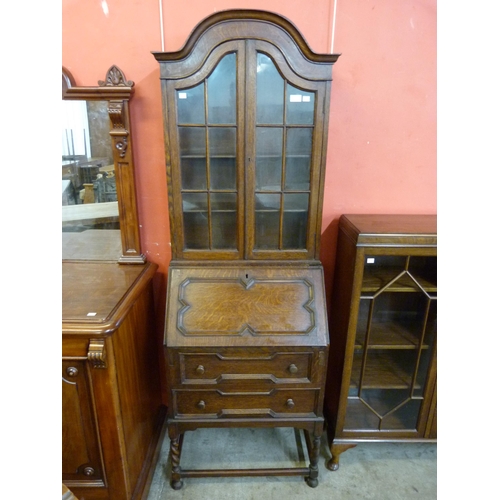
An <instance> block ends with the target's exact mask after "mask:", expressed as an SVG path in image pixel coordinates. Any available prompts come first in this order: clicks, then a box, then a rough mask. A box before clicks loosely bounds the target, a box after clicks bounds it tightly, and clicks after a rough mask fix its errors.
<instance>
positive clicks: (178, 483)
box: [170, 481, 184, 490]
mask: <svg viewBox="0 0 500 500" xmlns="http://www.w3.org/2000/svg"><path fill="white" fill-rule="evenodd" d="M183 485H184V483H183V482H182V481H171V483H170V486H171V487H172V489H174V490H180V489H181V488H182V486H183Z"/></svg>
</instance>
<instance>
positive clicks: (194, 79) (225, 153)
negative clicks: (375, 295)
mask: <svg viewBox="0 0 500 500" xmlns="http://www.w3.org/2000/svg"><path fill="white" fill-rule="evenodd" d="M244 53H245V52H244V42H241V41H235V42H227V43H224V44H222V45H221V46H219V47H218V48H217V49H216V50H214V51H213V52H212V53H211V54H210V56H209V57H208V59H207V61H206V62H205V63H204V65H203V66H202V67H201V69H199V70H198V71H196V72H195V73H194V74H193V75H192V76H190V77H188V78H182V79H180V80H173V81H168V82H166V85H167V89H166V95H167V96H168V99H169V101H168V108H169V109H168V111H169V116H171V118H172V119H170V120H169V123H170V130H169V137H170V141H171V148H172V151H177V152H178V154H173V155H172V156H171V161H172V168H171V169H168V171H170V172H171V176H172V182H171V186H172V193H171V195H172V198H173V203H174V211H175V213H177V214H182V221H178V222H179V223H177V224H176V223H175V221H174V226H173V227H175V228H176V236H177V237H176V238H174V240H173V241H172V245H173V246H174V248H173V250H174V255H180V254H182V255H183V257H184V258H188V259H206V258H210V259H237V258H242V257H243V237H244V217H243V216H244V213H243V202H244V198H243V163H244V162H243V154H244V148H243V144H244V131H245V127H244V122H243V109H244V95H243V90H242V89H243V88H244V85H243V81H244ZM169 87H171V88H169ZM168 150H169V149H168V147H167V151H168ZM171 222H172V221H171Z"/></svg>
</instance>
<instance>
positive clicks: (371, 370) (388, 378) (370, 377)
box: [350, 350, 416, 389]
mask: <svg viewBox="0 0 500 500" xmlns="http://www.w3.org/2000/svg"><path fill="white" fill-rule="evenodd" d="M403 353H405V355H403ZM408 355H411V356H416V352H415V353H414V352H411V351H404V350H402V351H400V352H398V353H396V354H394V352H390V351H371V352H369V353H368V362H367V365H366V369H365V374H364V379H363V389H407V388H409V387H410V384H411V376H412V373H411V371H409V370H408V369H407V367H408V366H412V365H411V364H410V363H406V362H405V361H406V359H407V356H408ZM360 375H361V355H359V354H355V355H354V358H353V361H352V371H351V385H350V387H351V388H357V387H358V384H359V378H360Z"/></svg>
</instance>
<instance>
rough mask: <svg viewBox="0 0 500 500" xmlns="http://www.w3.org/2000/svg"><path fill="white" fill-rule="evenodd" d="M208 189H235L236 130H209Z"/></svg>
mask: <svg viewBox="0 0 500 500" xmlns="http://www.w3.org/2000/svg"><path fill="white" fill-rule="evenodd" d="M208 143H209V148H210V187H211V189H236V129H235V128H226V127H218V128H209V130H208Z"/></svg>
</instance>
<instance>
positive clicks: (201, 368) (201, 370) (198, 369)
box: [196, 365, 205, 375]
mask: <svg viewBox="0 0 500 500" xmlns="http://www.w3.org/2000/svg"><path fill="white" fill-rule="evenodd" d="M196 373H197V374H198V375H203V374H204V373H205V367H204V366H203V365H198V366H197V367H196Z"/></svg>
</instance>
